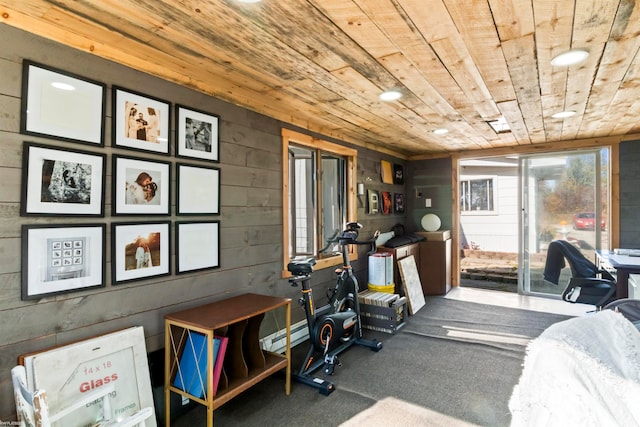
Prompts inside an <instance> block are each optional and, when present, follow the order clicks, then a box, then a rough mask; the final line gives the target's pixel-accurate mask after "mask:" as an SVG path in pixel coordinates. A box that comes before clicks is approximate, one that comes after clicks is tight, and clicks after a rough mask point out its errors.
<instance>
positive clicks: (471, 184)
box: [460, 176, 496, 213]
mask: <svg viewBox="0 0 640 427" xmlns="http://www.w3.org/2000/svg"><path fill="white" fill-rule="evenodd" d="M494 183H495V177H492V176H490V177H474V178H466V179H465V178H463V179H461V181H460V212H462V213H465V212H466V213H471V212H482V213H495V211H496V192H495V186H494Z"/></svg>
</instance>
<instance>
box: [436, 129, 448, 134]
mask: <svg viewBox="0 0 640 427" xmlns="http://www.w3.org/2000/svg"><path fill="white" fill-rule="evenodd" d="M433 133H435V134H436V135H444V134H445V133H449V129H445V128H440V129H435V130H434V131H433Z"/></svg>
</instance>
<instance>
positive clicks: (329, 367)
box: [324, 356, 342, 375]
mask: <svg viewBox="0 0 640 427" xmlns="http://www.w3.org/2000/svg"><path fill="white" fill-rule="evenodd" d="M336 366H342V363H341V362H340V361H339V360H338V358H337V357H335V356H333V357H331V358H328V359H326V360H325V362H324V373H325V374H327V375H333V373H334V371H335V369H336Z"/></svg>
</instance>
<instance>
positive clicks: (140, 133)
mask: <svg viewBox="0 0 640 427" xmlns="http://www.w3.org/2000/svg"><path fill="white" fill-rule="evenodd" d="M170 107H171V104H170V103H169V102H167V101H164V100H162V99H159V98H154V97H150V96H148V95H143V94H141V93H138V92H134V91H131V90H127V89H123V88H121V87H118V86H114V87H113V119H112V120H113V144H114V146H118V147H126V148H131V149H134V150H142V151H153V152H156V153H163V154H169V114H170Z"/></svg>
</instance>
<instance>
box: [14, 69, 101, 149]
mask: <svg viewBox="0 0 640 427" xmlns="http://www.w3.org/2000/svg"><path fill="white" fill-rule="evenodd" d="M106 91H107V86H106V85H105V84H104V83H102V82H99V81H96V80H92V79H88V78H86V77H82V76H79V75H77V74H74V73H70V72H68V71H63V70H60V69H58V68H54V67H49V66H47V65H43V64H39V63H37V62H34V61H30V60H24V61H23V67H22V99H21V108H20V133H22V134H25V135H33V136H41V137H46V138H53V139H58V140H63V141H70V142H78V143H82V144H89V145H94V146H101V147H102V146H104V117H105V111H106V105H107V101H106Z"/></svg>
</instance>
